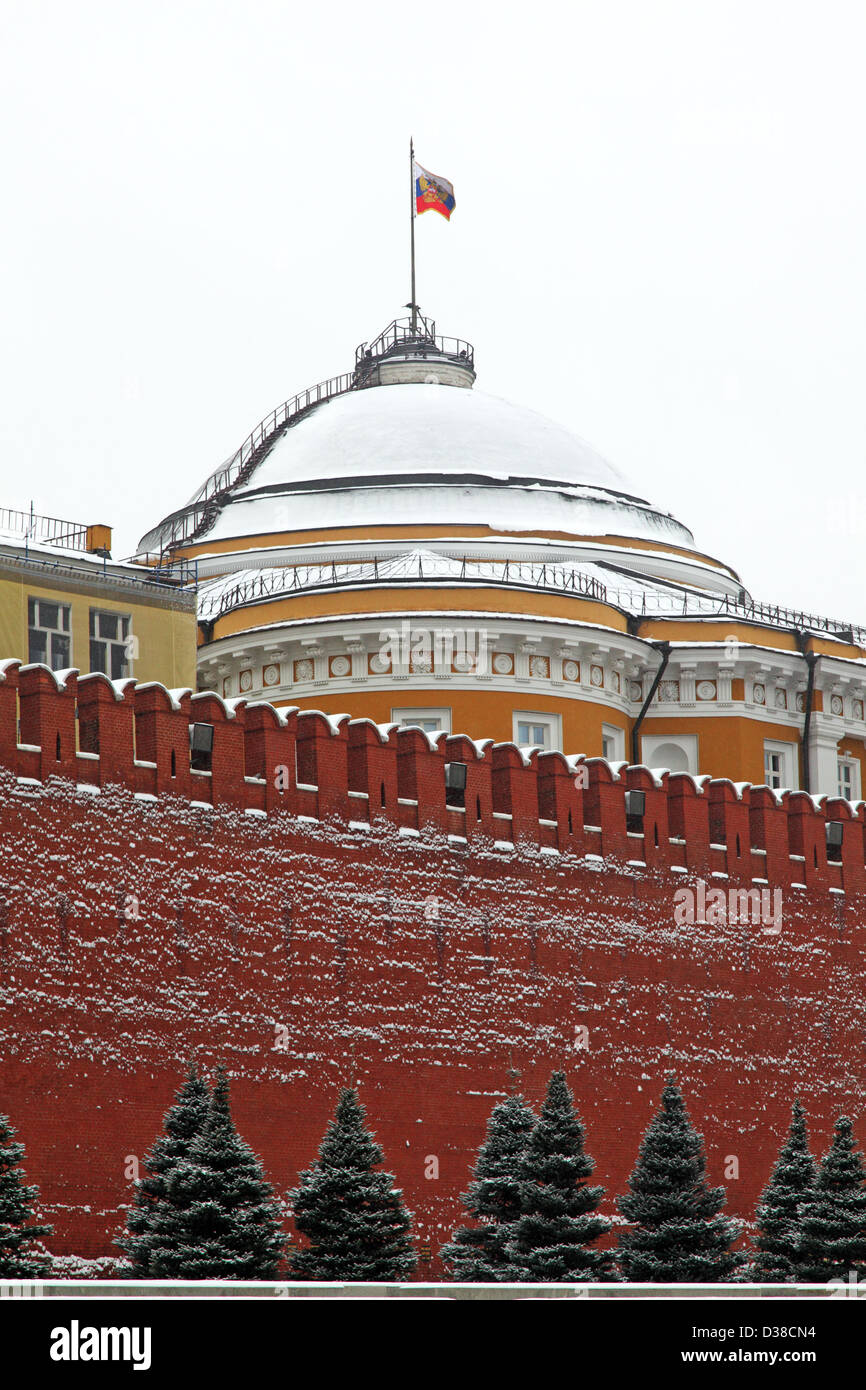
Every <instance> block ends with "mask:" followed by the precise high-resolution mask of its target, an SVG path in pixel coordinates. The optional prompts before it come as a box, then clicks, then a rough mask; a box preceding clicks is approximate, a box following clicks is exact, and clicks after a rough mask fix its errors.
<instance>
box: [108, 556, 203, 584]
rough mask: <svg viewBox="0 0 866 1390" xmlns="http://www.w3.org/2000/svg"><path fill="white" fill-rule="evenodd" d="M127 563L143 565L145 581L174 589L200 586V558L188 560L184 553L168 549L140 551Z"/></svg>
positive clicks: (142, 572)
mask: <svg viewBox="0 0 866 1390" xmlns="http://www.w3.org/2000/svg"><path fill="white" fill-rule="evenodd" d="M125 563H127V564H135V565H136V566H140V567H141V575H140V579H141V581H142V582H143V583H151V584H162V585H169V586H171V587H172V588H174V589H194V588H197V587H198V560H188V559H187V558H186V556H184V555H173V554H172V553H171V552H170V551H166V550H161V551H155V552H153V553H150V552H148V551H140V552H139V553H138V554H137V555H134V556H132V557H131V558H130V560H128V561H126V562H125Z"/></svg>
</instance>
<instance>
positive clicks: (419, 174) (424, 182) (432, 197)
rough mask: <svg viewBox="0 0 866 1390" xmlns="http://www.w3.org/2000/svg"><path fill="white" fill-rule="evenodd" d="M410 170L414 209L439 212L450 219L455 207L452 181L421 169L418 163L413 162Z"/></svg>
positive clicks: (419, 211) (420, 211) (418, 211)
mask: <svg viewBox="0 0 866 1390" xmlns="http://www.w3.org/2000/svg"><path fill="white" fill-rule="evenodd" d="M412 172H413V175H414V179H415V211H416V212H417V213H422V212H431V211H432V212H441V214H442V216H443V217H444V218H446V220H447V219H450V217H451V214H452V212H453V211H454V208H455V207H456V201H455V198H454V185H453V183H449V182H448V180H447V179H443V178H441V177H440V176H439V174H431V173H430V171H429V170H428V169H422V167H421V165H420V164H418V163H415V164H413V170H412Z"/></svg>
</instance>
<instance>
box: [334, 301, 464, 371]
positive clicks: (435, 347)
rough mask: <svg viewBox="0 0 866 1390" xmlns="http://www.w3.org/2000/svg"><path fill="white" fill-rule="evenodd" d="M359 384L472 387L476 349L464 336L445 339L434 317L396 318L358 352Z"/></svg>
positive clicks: (356, 354)
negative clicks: (437, 330)
mask: <svg viewBox="0 0 866 1390" xmlns="http://www.w3.org/2000/svg"><path fill="white" fill-rule="evenodd" d="M355 378H356V385H357V386H358V387H365V386H404V385H410V384H416V385H417V384H424V383H427V384H429V383H433V384H437V385H442V386H464V387H469V386H471V385H472V383H473V382H474V381H475V349H474V348H473V346H472V344H471V343H467V342H466V341H465V340H464V339H462V338H443V337H441V336H440V335H438V334H437V332H436V323H435V321H434V320H433V319H428V318H424V317H423V316H422V315H420V314H419V315H416V321H415V322H414V323H413V320H412V319H394V320H393V322H392V323H389V324H388V327H387V328H385V329H384V330H383V331H382V332H381V333H380V334H379V336H378V338H375V339H374V340H373V342H372V343H361V345H360V347H358V348H357V349H356V351H355Z"/></svg>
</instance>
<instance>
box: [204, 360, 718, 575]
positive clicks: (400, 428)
mask: <svg viewBox="0 0 866 1390" xmlns="http://www.w3.org/2000/svg"><path fill="white" fill-rule="evenodd" d="M289 499H291V500H290V501H289ZM375 520H378V521H380V522H383V523H384V522H387V523H388V524H395V523H396V524H399V523H401V522H405V523H410V524H411V523H417V522H418V521H419V520H424V521H429V522H431V523H441V524H443V525H449V524H450V525H460V524H463V525H465V524H472V523H476V524H477V523H483V524H484V525H488V526H491V527H493V528H495V529H498V528H501V529H504V530H506V531H514V530H529V529H533V530H539V531H542V532H545V531H554V532H556V531H565V532H571V533H573V534H584V535H585V534H589V535H601V534H610V533H613V534H619V535H625V536H630V537H640V538H644V539H647V538H659V539H664V540H665V541H668V542H672V543H677V544H679V545H684V546H687V547H690V546H692V545H693V544H694V541H693V537H692V535H691V532H690V531H688V529H687V528H686V527H685V526H683V525H682V524H681V523H680V522H678V521H677V520H676V519H675V518H673V517H671V516H670V515H669V514H668V513H666V512H664V511H661V510H659V509H658V508H656V507H654V506H653V504H652V503H651V502H650V501H648V500H647V498H646V497H645V496H643V495H641V493H640V492H639V491H638V490H637V489H636V488H635V487H634V486H633V485H632V484H631V483H630V482H629V480H628V479H627V478H626V477H625V476H624V475H623V474H622V473H621V472H620V471H619V469H617V468H615V467H614V465H613V464H611V463H609V462H608V460H607V459H605V458H604V457H602V455H601V454H599V453H597V452H596V450H594V449H593V448H592V447H591V446H590V445H589V444H587V443H586V442H585V441H584V440H583V439H581V438H580V437H579V436H578V435H577V434H574V433H573V432H572V431H571V430H569V429H567V428H566V427H565V426H563V425H559V424H556V423H555V422H554V421H552V420H548V419H546V418H545V416H543V415H539V414H538V413H537V412H536V411H533V410H527V409H525V408H524V407H522V406H517V405H513V404H511V403H510V402H508V401H505V400H501V399H499V398H498V397H496V396H490V395H487V394H485V393H484V392H480V391H477V390H467V389H461V388H458V387H454V386H446V385H435V384H416V383H410V384H401V385H388V386H379V387H374V388H371V389H368V390H360V391H352V392H349V393H347V394H345V395H342V396H338V397H335V398H334V399H332V400H330V401H327V402H326V403H324V404H322V405H319V406H317V407H316V408H315V409H314V410H312V411H310V412H309V413H308V414H307V415H305V416H303V417H302V418H301V419H300V420H298V421H297V423H295V424H293V425H291V426H290V427H289V428H287V429H286V430H285V431H284V432H283V433H282V435H281V437H280V438H279V439H278V440H277V442H276V443H275V444H274V446H273V447H272V448H271V450H270V452H269V453H268V454H267V456H266V457H265V458H264V460H263V461H262V462H261V463H260V464H259V465H258V467H257V468H255V469H254V471H253V472H252V475H251V476H250V477H249V478H248V479H247V480H246V482H245V483H244V485H243V486H241V487H238V488H236V489H235V490H234V491H233V492H232V494H231V495H230V496H229V497H228V498H227V499H226V502H225V504H224V505H223V507H222V509H221V511H220V515H219V517H218V518H217V520H216V522H215V524H214V526H213V527H212V528H211V529H210V531H209V534H208V540H209V541H211V540H220V539H226V538H228V537H236V536H248V535H254V534H257V533H264V532H267V531H274V530H286V529H291V530H302V529H305V528H310V527H315V528H323V527H326V528H331V527H340V526H352V525H364V524H370V523H371V522H373V521H375Z"/></svg>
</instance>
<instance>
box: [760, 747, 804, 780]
mask: <svg viewBox="0 0 866 1390" xmlns="http://www.w3.org/2000/svg"><path fill="white" fill-rule="evenodd" d="M771 756H772V757H776V756H778V757H779V759H780V765H779V771H778V773H776V772H771V771H769V770H768V768H767V763H768V760H769V758H770V757H771ZM776 776H778V778H779V781H778V783H775V782H774V781H772V780H771V778H774V777H776ZM799 783H800V778H799V776H798V774H797V745H796V744H795V743H781V742H780V741H779V740H778V739H774V738H765V739H764V785H765V786H767V787H773V788H774V789H775V790H776V791H779V790H786V789H787V790H789V791H797V790H798V787H799Z"/></svg>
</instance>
